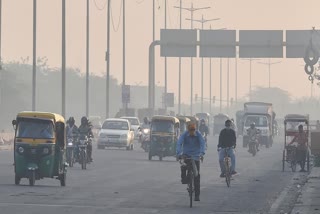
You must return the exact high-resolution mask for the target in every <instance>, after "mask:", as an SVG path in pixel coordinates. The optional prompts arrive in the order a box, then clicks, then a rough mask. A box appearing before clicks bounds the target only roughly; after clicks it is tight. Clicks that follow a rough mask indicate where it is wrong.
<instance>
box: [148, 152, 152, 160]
mask: <svg viewBox="0 0 320 214" xmlns="http://www.w3.org/2000/svg"><path fill="white" fill-rule="evenodd" d="M149 160H152V155H151V154H150V152H149Z"/></svg>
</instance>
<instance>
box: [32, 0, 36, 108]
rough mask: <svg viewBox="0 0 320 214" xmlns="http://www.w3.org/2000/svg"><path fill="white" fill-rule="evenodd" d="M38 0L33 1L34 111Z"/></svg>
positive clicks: (34, 100)
mask: <svg viewBox="0 0 320 214" xmlns="http://www.w3.org/2000/svg"><path fill="white" fill-rule="evenodd" d="M36 78H37V0H33V59H32V111H35V110H36V84H37V82H36V81H37V79H36Z"/></svg>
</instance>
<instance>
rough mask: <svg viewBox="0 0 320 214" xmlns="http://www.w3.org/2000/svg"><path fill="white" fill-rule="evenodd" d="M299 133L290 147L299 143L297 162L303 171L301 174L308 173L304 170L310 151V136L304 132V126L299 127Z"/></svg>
mask: <svg viewBox="0 0 320 214" xmlns="http://www.w3.org/2000/svg"><path fill="white" fill-rule="evenodd" d="M298 129H299V133H298V134H296V136H295V137H294V138H293V139H292V141H291V142H290V143H289V145H291V144H293V143H294V142H297V143H298V146H297V161H298V162H299V163H300V167H301V170H300V172H306V170H305V169H304V167H305V162H306V157H307V151H308V135H307V134H306V133H305V132H304V131H303V125H299V127H298Z"/></svg>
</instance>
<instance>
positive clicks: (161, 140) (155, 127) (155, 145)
mask: <svg viewBox="0 0 320 214" xmlns="http://www.w3.org/2000/svg"><path fill="white" fill-rule="evenodd" d="M179 129H180V123H179V120H178V119H177V118H176V117H171V116H154V117H152V119H151V132H150V150H149V160H152V157H153V156H158V157H159V160H160V161H162V158H163V157H167V156H175V155H176V145H177V141H178V138H179V132H180V130H179Z"/></svg>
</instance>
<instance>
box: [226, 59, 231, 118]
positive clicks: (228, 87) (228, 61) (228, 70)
mask: <svg viewBox="0 0 320 214" xmlns="http://www.w3.org/2000/svg"><path fill="white" fill-rule="evenodd" d="M227 63H228V64H227V67H228V68H227V112H228V114H229V108H230V103H229V101H230V100H229V95H230V94H229V89H230V85H229V82H230V81H229V80H230V58H228V60H227Z"/></svg>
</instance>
